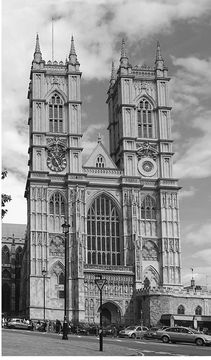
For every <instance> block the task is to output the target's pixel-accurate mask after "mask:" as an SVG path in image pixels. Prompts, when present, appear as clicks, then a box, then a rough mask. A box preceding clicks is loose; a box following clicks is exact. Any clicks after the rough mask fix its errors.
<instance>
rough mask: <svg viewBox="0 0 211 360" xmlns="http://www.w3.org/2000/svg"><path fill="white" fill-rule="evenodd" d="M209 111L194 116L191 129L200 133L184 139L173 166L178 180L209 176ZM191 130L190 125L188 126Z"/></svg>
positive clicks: (210, 135)
mask: <svg viewBox="0 0 211 360" xmlns="http://www.w3.org/2000/svg"><path fill="white" fill-rule="evenodd" d="M210 119H211V111H207V112H204V113H200V114H198V116H197V115H196V117H195V118H194V120H192V128H193V129H196V130H198V131H199V133H201V135H198V136H197V137H195V136H192V137H190V138H187V139H186V142H185V143H184V144H183V147H182V152H181V151H180V153H179V154H178V158H177V161H176V163H175V165H174V175H175V176H176V177H179V178H206V177H209V176H210V175H211V141H210V139H211V121H210ZM189 127H190V128H191V124H190V125H189Z"/></svg>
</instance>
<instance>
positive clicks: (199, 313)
mask: <svg viewBox="0 0 211 360" xmlns="http://www.w3.org/2000/svg"><path fill="white" fill-rule="evenodd" d="M195 315H202V308H201V306H197V308H196V310H195Z"/></svg>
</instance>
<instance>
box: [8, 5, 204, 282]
mask: <svg viewBox="0 0 211 360" xmlns="http://www.w3.org/2000/svg"><path fill="white" fill-rule="evenodd" d="M52 17H53V18H54V59H55V60H57V61H60V60H62V61H65V59H66V57H67V56H68V54H69V49H70V38H71V35H72V34H73V35H74V39H75V47H76V52H77V55H78V60H79V62H80V64H81V71H82V73H83V80H82V100H83V114H82V119H83V132H84V138H83V141H84V146H85V147H86V149H87V153H88V151H91V149H92V148H93V146H95V141H96V139H97V136H98V133H99V132H100V133H101V134H102V136H103V142H104V144H105V145H106V146H107V144H108V137H107V131H106V128H107V123H108V116H107V105H106V103H105V101H106V93H107V89H108V82H109V78H110V72H111V61H112V59H113V60H114V61H115V64H116V67H117V66H118V63H119V58H120V47H121V39H122V37H124V38H125V40H126V44H127V45H126V46H127V53H128V56H129V60H130V63H131V64H132V65H136V64H143V63H146V64H147V65H153V64H154V58H155V50H156V41H157V40H159V41H160V44H161V49H162V55H163V57H164V59H165V63H166V64H167V66H168V68H169V74H170V75H171V77H172V80H171V82H170V94H171V105H172V107H173V110H172V118H173V133H174V139H175V142H174V151H175V156H174V176H175V177H178V178H179V179H180V185H181V186H182V190H181V195H180V218H181V243H182V251H183V256H182V259H183V283H184V284H188V283H189V282H190V278H191V270H190V268H193V269H194V276H195V279H196V281H197V283H202V284H203V285H205V284H206V283H208V284H209V285H210V288H211V192H210V185H211V105H210V104H211V36H210V34H211V1H210V0H197V1H192V0H172V1H171V0H75V1H73V0H59V1H57V0H3V1H2V144H3V145H2V167H3V168H6V169H7V170H8V177H7V178H6V179H5V180H4V181H3V182H2V188H3V191H4V192H5V193H8V194H10V195H11V196H12V201H11V203H10V204H9V205H8V214H7V215H6V216H5V218H4V222H5V223H26V200H25V199H24V189H25V183H26V177H27V171H28V168H27V162H28V154H27V151H28V126H27V121H28V101H27V90H28V83H29V74H30V67H31V61H32V57H33V53H34V48H35V38H36V33H39V37H40V46H41V51H42V55H43V59H44V60H46V61H48V60H51V59H52V41H51V38H52V21H51V19H52ZM86 155H87V154H86Z"/></svg>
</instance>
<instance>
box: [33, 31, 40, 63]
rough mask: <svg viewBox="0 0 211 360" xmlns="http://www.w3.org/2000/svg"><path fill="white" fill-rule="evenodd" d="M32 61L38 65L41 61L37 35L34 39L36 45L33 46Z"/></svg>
mask: <svg viewBox="0 0 211 360" xmlns="http://www.w3.org/2000/svg"><path fill="white" fill-rule="evenodd" d="M34 61H35V62H37V63H39V62H40V61H42V53H41V51H40V42H39V36H38V34H37V37H36V45H35V52H34Z"/></svg>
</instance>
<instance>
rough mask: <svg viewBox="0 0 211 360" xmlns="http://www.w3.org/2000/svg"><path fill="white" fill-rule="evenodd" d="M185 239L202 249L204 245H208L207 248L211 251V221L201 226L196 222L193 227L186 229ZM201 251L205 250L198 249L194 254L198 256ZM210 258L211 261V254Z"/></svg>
mask: <svg viewBox="0 0 211 360" xmlns="http://www.w3.org/2000/svg"><path fill="white" fill-rule="evenodd" d="M183 241H184V242H186V243H189V244H192V245H193V246H196V247H197V248H200V249H201V247H202V246H206V250H207V251H211V223H205V224H203V225H201V226H199V225H198V224H195V225H193V226H192V227H191V228H187V229H185V231H184V240H183ZM199 253H201V254H202V253H203V250H199V251H198V250H197V253H196V254H195V255H193V256H198V255H199ZM208 258H209V261H210V259H211V256H210V257H209V256H208Z"/></svg>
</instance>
